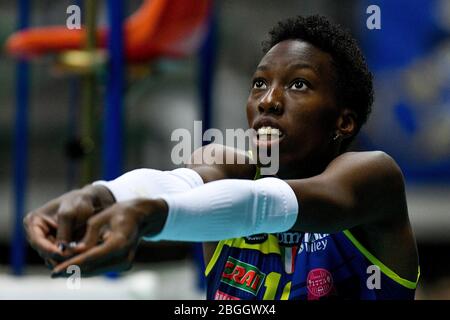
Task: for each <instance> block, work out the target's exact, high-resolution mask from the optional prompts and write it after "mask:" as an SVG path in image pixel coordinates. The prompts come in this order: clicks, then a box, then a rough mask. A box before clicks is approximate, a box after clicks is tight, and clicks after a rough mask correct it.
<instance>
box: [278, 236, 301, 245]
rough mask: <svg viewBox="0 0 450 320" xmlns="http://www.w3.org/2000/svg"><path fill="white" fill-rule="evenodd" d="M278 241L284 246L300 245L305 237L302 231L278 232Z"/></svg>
mask: <svg viewBox="0 0 450 320" xmlns="http://www.w3.org/2000/svg"><path fill="white" fill-rule="evenodd" d="M277 237H278V243H279V245H280V246H282V247H294V246H298V245H300V243H301V242H302V238H303V233H302V232H280V233H277Z"/></svg>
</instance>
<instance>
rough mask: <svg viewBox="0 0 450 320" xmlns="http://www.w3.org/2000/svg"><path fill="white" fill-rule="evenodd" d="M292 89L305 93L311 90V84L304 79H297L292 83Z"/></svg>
mask: <svg viewBox="0 0 450 320" xmlns="http://www.w3.org/2000/svg"><path fill="white" fill-rule="evenodd" d="M289 88H290V89H294V90H298V91H304V90H306V89H308V88H309V84H308V82H307V81H305V80H303V79H297V80H295V81H294V82H292V84H291V86H290V87H289Z"/></svg>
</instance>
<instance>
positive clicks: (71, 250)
mask: <svg viewBox="0 0 450 320" xmlns="http://www.w3.org/2000/svg"><path fill="white" fill-rule="evenodd" d="M167 211H168V208H167V205H166V203H165V202H164V201H163V200H151V199H135V200H130V201H124V202H117V203H116V202H115V201H114V197H113V196H112V194H111V193H110V192H109V190H108V189H107V188H106V187H104V186H94V185H88V186H86V187H84V188H82V189H78V190H74V191H71V192H68V193H66V194H64V195H62V196H60V197H58V198H56V199H54V200H51V201H49V202H48V203H46V204H45V205H44V206H42V207H41V208H39V209H37V210H33V211H31V212H30V213H28V214H27V215H26V216H25V218H24V227H25V231H26V235H27V239H28V241H29V243H30V245H31V246H32V247H33V248H34V249H35V250H36V251H37V252H38V253H39V255H40V256H41V257H42V258H43V259H44V260H45V263H46V265H47V266H48V267H49V268H50V269H52V273H51V276H52V277H53V278H56V277H65V276H69V274H67V273H66V270H67V268H68V267H69V266H71V265H76V266H78V267H79V268H80V269H81V274H82V276H93V275H97V274H101V273H104V272H108V271H125V270H128V269H130V268H131V266H132V263H133V260H134V256H135V253H136V249H137V246H138V244H139V241H140V239H141V238H142V237H143V236H144V235H147V236H148V235H152V234H157V233H158V232H159V231H161V229H162V228H163V226H164V223H165V219H166V217H167Z"/></svg>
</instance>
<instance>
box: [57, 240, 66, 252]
mask: <svg viewBox="0 0 450 320" xmlns="http://www.w3.org/2000/svg"><path fill="white" fill-rule="evenodd" d="M58 249H59V250H61V252H64V250H66V244H65V243H62V242H61V243H60V244H58Z"/></svg>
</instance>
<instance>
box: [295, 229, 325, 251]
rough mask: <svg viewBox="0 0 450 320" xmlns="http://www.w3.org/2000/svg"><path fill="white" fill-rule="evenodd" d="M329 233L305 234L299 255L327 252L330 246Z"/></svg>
mask: <svg viewBox="0 0 450 320" xmlns="http://www.w3.org/2000/svg"><path fill="white" fill-rule="evenodd" d="M328 236H329V234H328V233H308V232H307V233H305V235H304V236H303V241H302V243H301V245H300V249H299V251H298V253H301V252H303V250H305V251H306V252H316V251H321V250H325V249H326V248H327V244H328V239H327V238H328Z"/></svg>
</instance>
